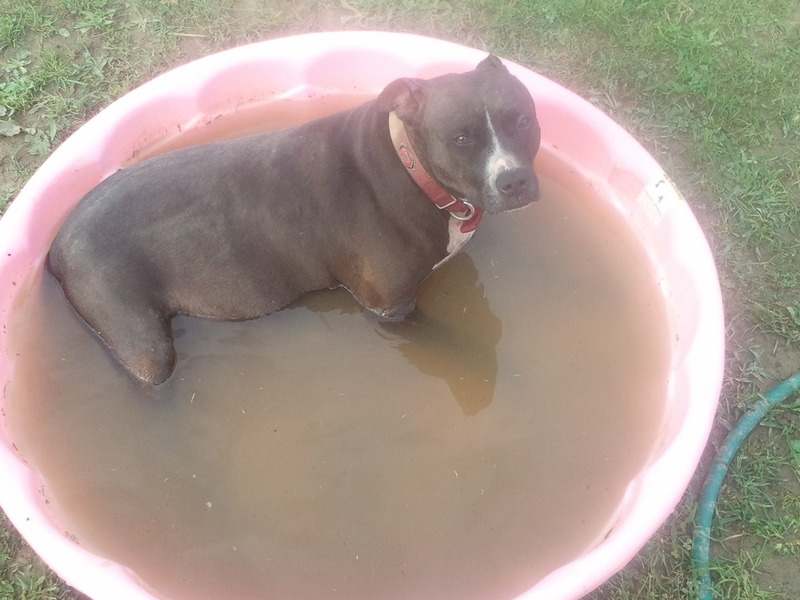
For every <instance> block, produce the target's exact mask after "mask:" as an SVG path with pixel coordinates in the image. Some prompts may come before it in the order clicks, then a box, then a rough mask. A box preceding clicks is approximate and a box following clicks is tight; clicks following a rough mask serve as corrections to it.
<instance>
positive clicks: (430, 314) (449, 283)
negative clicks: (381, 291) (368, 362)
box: [375, 254, 503, 415]
mask: <svg viewBox="0 0 800 600" xmlns="http://www.w3.org/2000/svg"><path fill="white" fill-rule="evenodd" d="M375 330H376V332H377V333H378V334H379V335H381V336H382V337H385V338H388V339H391V340H394V341H395V348H397V349H398V350H399V351H400V352H402V354H403V356H405V358H406V359H407V360H408V362H409V363H411V364H412V365H414V366H415V367H416V368H418V369H419V370H420V371H421V372H423V373H425V374H428V375H433V376H435V377H440V378H441V379H443V380H444V381H445V382H446V383H447V385H448V386H449V387H450V391H451V392H452V394H453V396H454V398H455V399H456V401H457V402H458V403H459V405H460V406H461V409H462V410H463V411H464V414H465V415H475V414H477V413H478V412H480V411H481V410H483V409H484V408H486V407H487V406H489V404H490V403H491V402H492V399H493V398H494V391H495V384H496V380H497V352H496V347H497V343H498V342H499V341H500V336H501V334H502V330H503V327H502V322H501V321H500V319H498V318H497V317H496V316H495V315H494V314H493V313H492V311H491V309H490V308H489V300H488V298H487V297H486V293H485V291H484V287H483V284H481V282H480V278H479V274H478V269H477V268H476V267H475V263H474V262H473V260H472V258H471V257H470V256H469V255H468V254H459V255H458V256H456V257H454V258H453V259H452V260H451V261H449V262H448V263H447V264H446V265H444V266H443V267H442V268H441V269H439V270H438V271H436V272H435V273H434V274H433V275H431V277H429V278H428V279H427V280H425V281H424V282H423V284H422V285H421V286H420V290H419V293H418V294H417V310H416V311H414V313H413V314H412V315H411V316H410V317H408V318H407V319H406V320H405V321H403V322H401V323H378V324H376V326H375Z"/></svg>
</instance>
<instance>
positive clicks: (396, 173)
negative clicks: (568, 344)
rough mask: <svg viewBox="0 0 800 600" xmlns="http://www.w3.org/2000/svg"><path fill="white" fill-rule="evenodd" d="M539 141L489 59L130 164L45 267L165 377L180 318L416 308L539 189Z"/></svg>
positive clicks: (527, 107)
mask: <svg viewBox="0 0 800 600" xmlns="http://www.w3.org/2000/svg"><path fill="white" fill-rule="evenodd" d="M539 141H540V129H539V123H538V121H537V118H536V110H535V106H534V102H533V99H532V98H531V95H530V93H529V92H528V90H527V88H526V87H525V86H524V85H523V84H522V83H521V82H520V81H519V80H518V79H517V78H515V77H514V76H512V75H511V74H510V73H509V71H508V70H507V68H506V67H505V66H504V65H503V63H502V62H501V61H500V60H499V59H498V58H497V57H495V56H492V55H489V56H488V57H487V58H486V59H484V60H482V61H481V62H480V63H479V64H478V65H477V67H476V68H475V69H474V70H472V71H469V72H467V73H462V74H447V75H442V76H440V77H435V78H433V79H429V80H422V79H414V78H403V79H398V80H395V81H393V82H392V83H390V84H389V85H388V86H387V87H386V88H385V89H384V90H383V91H382V92H381V93H380V94H379V95H378V97H377V98H376V99H374V100H371V101H369V102H367V103H365V104H363V105H361V106H359V107H356V108H354V109H352V110H349V111H345V112H342V113H338V114H335V115H332V116H328V117H324V118H321V119H317V120H314V121H311V122H308V123H306V124H303V125H300V126H297V127H293V128H290V129H285V130H281V131H277V132H270V133H263V134H256V135H251V136H247V137H242V138H239V139H234V140H228V141H216V142H210V143H206V144H200V145H197V146H193V147H189V148H184V149H181V150H176V151H173V152H169V153H166V154H163V155H160V156H157V157H155V158H151V159H149V160H147V161H144V162H142V163H139V164H136V165H134V166H131V167H129V168H125V169H122V170H120V171H117V172H116V173H114V174H113V175H111V176H110V177H108V178H107V179H106V180H104V181H102V182H101V183H100V184H99V185H97V186H96V187H95V188H94V189H92V190H91V191H90V192H89V193H88V194H86V195H85V196H84V197H83V198H82V199H81V201H80V202H79V203H78V205H77V206H76V208H75V209H74V210H73V211H72V212H71V213H70V215H69V216H68V217H67V220H66V221H65V222H64V224H63V225H62V227H61V229H60V230H59V232H58V234H57V235H56V237H55V239H54V241H53V244H52V246H51V248H50V251H49V253H48V259H47V265H48V268H49V270H50V272H51V273H52V274H53V275H54V276H55V278H56V279H57V280H58V282H59V283H60V284H61V287H62V288H63V290H64V293H65V295H66V297H67V299H68V301H69V302H70V303H71V304H72V306H73V307H74V308H75V310H76V311H77V312H78V314H79V315H80V316H81V317H82V318H83V320H84V321H85V322H86V323H87V324H88V325H89V327H90V328H91V329H92V330H94V331H95V332H96V333H97V335H98V336H99V337H100V338H101V339H102V340H103V342H104V343H105V344H106V345H107V346H108V348H109V349H110V350H111V352H112V353H113V354H114V355H115V356H116V358H117V359H118V360H119V362H120V363H121V364H122V365H123V366H124V367H125V368H126V369H127V370H128V371H129V372H130V373H131V374H132V375H133V376H134V377H135V378H137V379H139V380H141V381H143V382H147V383H150V384H156V385H157V384H161V383H163V382H164V381H166V380H167V379H168V378H169V377H170V375H171V374H172V372H173V370H174V368H175V363H176V352H175V346H174V341H173V335H172V327H171V319H172V317H174V316H175V315H176V314H187V315H194V316H200V317H210V318H216V319H225V320H243V319H252V318H257V317H261V316H264V315H267V314H270V313H272V312H275V311H278V310H280V309H282V308H284V307H286V306H287V305H289V304H290V303H291V302H292V301H294V300H295V299H297V298H298V297H300V296H301V295H303V294H305V293H307V292H310V291H314V290H320V289H326V288H335V287H343V288H345V289H347V290H348V291H349V292H350V293H351V294H352V295H353V297H354V298H355V299H356V301H357V302H358V303H359V304H360V305H361V306H362V307H364V308H365V309H367V310H369V311H371V312H372V313H375V314H376V315H377V316H378V318H380V319H383V320H387V321H396V320H402V319H404V318H405V317H406V316H407V315H408V314H409V313H411V312H412V310H413V309H414V307H415V292H416V288H417V285H418V284H419V283H420V282H421V281H422V280H423V279H424V278H425V277H426V276H427V275H428V274H430V273H431V272H432V271H433V270H434V269H435V268H437V267H438V266H439V265H441V264H442V263H444V262H445V261H446V260H447V259H448V258H449V257H451V256H453V255H454V254H455V253H456V252H458V251H459V250H460V249H461V247H462V246H463V245H464V244H465V243H466V242H467V240H469V238H470V237H471V236H472V235H473V233H474V231H475V228H476V227H477V225H478V223H479V222H480V219H481V218H482V216H483V215H484V213H489V214H494V213H499V212H501V211H507V210H512V209H518V208H521V207H523V206H526V205H528V204H529V203H531V202H532V201H533V200H535V199H537V198H538V196H539V184H538V179H537V177H536V174H535V173H534V171H533V160H534V157H535V155H536V152H537V150H538V148H539Z"/></svg>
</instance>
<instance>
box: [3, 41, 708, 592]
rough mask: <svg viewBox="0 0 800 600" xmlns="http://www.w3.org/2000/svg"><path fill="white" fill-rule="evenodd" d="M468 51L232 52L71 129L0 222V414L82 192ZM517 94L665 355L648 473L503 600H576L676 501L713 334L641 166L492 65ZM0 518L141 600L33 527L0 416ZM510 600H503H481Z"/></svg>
mask: <svg viewBox="0 0 800 600" xmlns="http://www.w3.org/2000/svg"><path fill="white" fill-rule="evenodd" d="M485 55H486V53H485V52H483V51H479V50H475V49H470V48H465V47H462V46H458V45H455V44H452V43H448V42H443V41H439V40H433V39H429V38H422V37H418V36H411V35H406V34H393V33H380V32H357V33H356V32H343V33H321V34H311V35H306V36H297V37H291V38H283V39H277V40H272V41H268V42H262V43H259V44H253V45H250V46H244V47H241V48H237V49H234V50H230V51H227V52H223V53H220V54H216V55H213V56H210V57H207V58H204V59H201V60H199V61H195V62H193V63H190V64H187V65H185V66H183V67H180V68H178V69H175V70H174V71H171V72H169V73H167V74H165V75H162V76H161V77H158V78H156V79H154V80H153V81H151V82H149V83H147V84H145V85H143V86H142V87H140V88H138V89H136V90H134V91H132V92H130V93H129V94H127V95H126V96H124V97H123V98H121V99H120V100H118V101H117V102H115V103H113V104H112V105H111V106H109V107H108V108H106V109H105V110H103V111H102V112H101V113H100V114H98V115H97V116H96V117H95V118H93V119H92V120H91V121H89V122H88V123H86V124H85V125H84V126H83V127H81V128H80V130H78V131H77V132H76V133H75V134H74V135H72V136H71V137H70V138H69V139H68V140H67V141H66V142H64V144H62V145H61V146H60V147H59V148H58V149H57V150H56V151H55V152H54V153H53V154H52V156H51V157H50V158H49V159H48V160H47V162H46V163H45V164H44V165H43V166H42V167H41V168H40V169H39V170H38V171H37V172H36V173H35V175H34V176H33V177H32V178H31V180H30V182H29V183H28V184H27V185H26V186H25V188H24V189H23V190H22V192H21V193H20V194H19V196H18V197H17V198H16V199H15V201H14V202H13V203H12V205H11V207H10V208H9V210H8V211H7V213H6V214H5V215H4V217H3V218H2V220H0V388H1V389H3V390H4V391H3V395H2V397H0V409H2V407H3V406H4V404H5V402H6V397H5V389H6V387H7V382H8V381H9V379H10V378H11V377H12V376H13V352H12V351H11V349H10V348H9V340H8V329H9V327H8V324H9V321H10V320H11V319H12V315H13V312H14V307H15V305H16V304H17V303H18V302H19V301H20V296H21V294H22V293H24V290H25V288H26V282H27V281H28V280H29V278H30V277H31V276H32V274H33V273H35V272H36V271H37V269H40V268H42V264H43V261H44V256H45V254H46V252H47V249H48V248H49V246H50V242H51V240H52V238H53V236H54V235H55V233H56V231H57V229H58V227H59V225H60V223H61V222H62V221H63V219H64V218H65V217H66V215H67V214H68V212H69V211H70V209H71V208H72V207H73V206H74V205H75V203H76V202H77V201H78V200H79V199H80V198H81V196H82V195H83V194H84V193H86V192H87V191H88V190H89V189H90V188H92V187H93V186H94V185H96V184H97V183H99V182H100V181H101V180H102V179H104V178H105V177H107V176H108V175H110V174H111V173H113V172H114V171H116V170H117V169H119V168H120V167H122V166H125V165H127V164H129V163H130V162H132V161H135V159H136V157H137V156H138V155H140V154H141V153H146V152H147V149H148V148H149V147H152V146H153V145H154V144H156V143H158V142H164V141H165V140H168V139H169V138H171V137H174V136H176V135H178V134H179V133H180V132H186V131H190V130H195V129H200V128H203V127H205V126H206V125H208V124H209V123H212V122H213V121H214V120H215V118H216V117H218V116H219V115H223V114H231V113H234V112H236V111H239V110H242V109H245V108H246V107H248V106H251V107H252V106H257V105H261V104H263V103H270V102H279V101H282V100H285V99H298V100H304V99H305V100H308V99H319V98H324V97H327V96H331V95H340V94H347V95H354V94H355V95H359V94H363V95H370V96H374V95H376V94H377V93H378V92H379V91H380V90H381V89H382V88H383V87H384V86H385V85H386V84H387V83H388V82H390V81H392V80H393V79H396V78H398V77H408V76H411V77H421V78H428V77H432V76H435V75H440V74H443V73H448V72H459V71H466V70H470V69H472V68H474V66H475V65H476V64H477V63H478V62H479V61H480V60H481V59H483V58H484V57H485ZM506 64H507V65H508V67H509V69H510V70H511V71H512V73H513V74H514V75H516V76H517V77H518V78H519V79H520V80H522V82H523V83H524V84H525V85H526V86H527V87H528V88H529V89H530V91H531V93H532V95H533V97H534V99H535V101H536V105H537V110H538V115H539V120H540V122H541V126H542V149H541V152H540V157H539V158H538V159H537V160H539V161H550V163H551V164H559V165H562V166H563V167H565V168H566V170H568V171H570V172H571V176H572V177H576V178H578V179H580V180H581V181H582V183H584V184H586V185H588V186H590V187H591V189H592V190H594V191H595V192H596V194H597V195H598V197H599V198H602V199H603V200H604V201H607V202H610V203H611V204H612V205H613V206H614V207H615V209H616V210H617V211H618V212H619V214H620V215H621V216H622V217H623V218H624V219H625V221H626V222H627V223H628V224H629V226H630V228H631V229H632V231H633V232H634V233H635V234H636V235H637V237H638V238H639V239H640V240H641V243H642V245H643V247H644V248H645V249H646V251H647V253H648V256H649V257H650V261H651V264H652V269H653V274H654V277H655V278H656V280H657V281H658V283H659V286H660V289H661V291H662V293H663V295H664V298H665V301H666V303H667V306H668V313H669V320H670V327H671V333H672V340H673V347H672V355H671V372H670V380H669V389H668V398H667V400H666V404H667V409H666V418H665V420H664V423H663V427H662V430H661V433H660V436H659V438H658V439H657V440H655V448H656V449H655V450H654V452H653V455H652V457H651V460H650V462H649V464H648V466H647V467H646V468H645V469H644V470H643V471H642V472H641V473H640V475H639V476H638V477H637V478H636V479H635V480H634V481H633V482H632V483H631V484H630V486H629V488H628V490H627V493H626V495H625V498H624V500H623V502H622V503H621V505H620V507H619V509H618V511H617V514H616V515H615V518H614V520H613V522H612V523H609V527H610V530H611V532H610V533H609V534H608V535H607V536H606V537H605V538H604V539H602V540H597V544H596V545H595V546H594V547H593V548H590V549H588V550H587V552H586V553H585V554H584V555H582V556H580V557H576V559H575V560H573V561H572V562H570V563H568V564H566V565H564V566H563V567H561V568H559V569H557V570H556V571H554V572H552V573H550V574H549V575H548V576H547V577H546V578H545V579H543V580H542V581H540V582H539V583H538V584H536V585H535V586H534V587H533V588H532V589H530V590H529V591H528V592H526V593H525V594H523V595H521V596H520V597H519V599H520V600H521V599H525V600H577V599H578V598H581V597H582V596H583V595H585V594H586V593H588V592H589V591H591V590H592V589H594V588H595V587H596V586H598V585H599V584H601V583H602V582H603V581H605V580H606V579H608V578H609V577H610V576H612V575H613V574H614V573H616V572H617V571H618V570H620V569H621V568H622V567H624V566H625V564H627V562H628V561H629V560H630V559H631V558H632V557H633V556H634V555H635V554H636V552H638V550H639V549H640V548H641V547H642V546H643V545H644V544H645V543H646V542H647V540H648V539H649V538H650V536H651V535H652V534H653V533H654V532H655V531H656V529H658V527H659V526H660V525H661V524H662V523H663V522H664V521H665V519H666V518H667V517H668V516H669V514H670V513H671V512H672V511H673V509H674V508H675V506H676V504H677V503H678V501H679V500H680V498H681V496H682V495H683V492H684V490H685V488H686V486H687V485H688V482H689V480H690V478H691V476H692V474H693V473H694V471H695V468H696V466H697V463H698V461H699V458H700V455H701V453H702V451H703V448H704V447H705V444H706V441H707V438H708V434H709V432H710V429H711V425H712V422H713V418H714V414H715V411H716V407H717V401H718V397H719V391H720V384H721V379H722V368H723V354H724V347H723V343H724V342H723V340H724V325H723V312H722V303H721V298H720V290H719V284H718V280H717V274H716V270H715V267H714V262H713V259H712V256H711V252H710V250H709V247H708V245H707V243H706V240H705V238H704V236H703V233H702V231H701V229H700V227H699V225H698V224H697V221H696V220H695V218H694V216H693V215H692V212H691V210H690V209H689V207H688V205H687V204H686V202H685V201H684V199H683V197H682V196H681V194H680V193H679V192H678V191H677V190H676V189H675V187H674V185H673V184H672V182H671V180H670V179H669V177H668V176H667V175H666V174H665V173H664V172H663V170H662V169H661V167H660V166H659V165H658V164H657V163H656V161H655V160H654V159H653V158H652V157H651V156H650V155H649V154H648V153H647V152H646V151H645V150H644V149H643V148H642V147H641V146H640V145H639V144H638V143H637V142H636V141H635V140H634V139H633V138H632V137H631V136H630V135H629V134H628V133H627V132H625V131H624V130H623V129H622V128H620V127H619V126H618V125H617V124H616V123H614V122H613V121H612V120H611V119H609V118H608V117H607V116H606V115H604V114H603V113H602V112H601V111H599V110H598V109H596V108H594V107H593V106H592V105H590V104H589V103H588V102H586V101H585V100H583V99H581V98H580V97H578V96H576V95H575V94H573V93H572V92H570V91H568V90H566V89H564V88H563V87H561V86H559V85H557V84H556V83H554V82H552V81H550V80H548V79H546V78H544V77H542V76H540V75H538V74H536V73H533V72H532V71H530V70H528V69H525V68H523V67H521V66H519V65H516V64H513V63H510V62H507V63H506ZM0 481H2V482H3V483H2V486H0V503H1V504H2V507H3V510H4V511H5V512H6V514H7V515H8V517H9V518H10V519H11V521H12V522H13V523H14V525H15V526H16V527H17V528H18V529H19V531H20V532H21V534H22V535H23V536H24V537H25V539H26V540H27V541H28V542H29V543H30V544H31V546H32V547H33V548H34V550H35V551H36V552H37V553H38V554H39V555H40V556H41V557H42V558H43V559H44V560H45V562H47V563H48V565H50V566H51V567H52V568H53V569H54V570H55V571H56V573H58V574H59V575H60V576H61V577H62V578H63V579H64V580H66V582H67V583H68V584H70V585H72V586H74V587H75V588H77V589H79V590H80V591H82V592H83V593H85V594H87V595H88V596H90V597H91V598H93V599H94V600H155V596H153V595H151V594H150V593H149V592H148V591H147V590H145V589H143V588H141V587H140V586H139V584H138V582H137V580H136V577H135V575H134V574H132V573H131V572H129V571H128V569H126V568H125V567H123V566H121V565H118V564H115V563H113V562H111V561H108V560H105V559H103V558H102V557H98V556H96V555H94V554H91V553H89V552H87V551H86V550H84V549H83V548H81V547H80V546H78V545H77V544H75V543H74V542H73V541H71V540H70V539H69V537H68V536H66V535H65V534H64V532H63V530H62V529H61V528H60V527H59V525H58V523H56V522H55V521H54V520H53V518H52V516H51V515H50V514H49V513H48V510H47V506H46V504H45V502H44V494H43V487H42V485H43V484H42V481H41V479H40V477H39V475H38V474H37V473H36V472H35V471H34V470H33V469H32V468H31V467H30V466H29V465H28V464H26V462H25V461H24V459H23V458H22V457H20V456H19V454H18V453H17V451H16V449H15V446H14V439H13V435H12V434H11V432H10V431H9V429H8V424H7V422H6V417H5V412H4V411H2V410H0ZM487 600H511V599H487Z"/></svg>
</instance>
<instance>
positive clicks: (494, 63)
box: [477, 54, 508, 71]
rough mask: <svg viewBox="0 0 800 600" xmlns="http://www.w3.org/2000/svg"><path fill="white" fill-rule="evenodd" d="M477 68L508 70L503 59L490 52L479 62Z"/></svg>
mask: <svg viewBox="0 0 800 600" xmlns="http://www.w3.org/2000/svg"><path fill="white" fill-rule="evenodd" d="M477 69H501V70H502V71H508V69H506V66H505V65H504V64H503V61H501V60H500V59H499V58H497V57H496V56H495V55H494V54H490V55H489V56H487V57H486V58H484V59H483V60H482V61H481V62H479V63H478V67H477Z"/></svg>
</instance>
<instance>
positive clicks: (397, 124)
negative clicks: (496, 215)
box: [389, 112, 483, 233]
mask: <svg viewBox="0 0 800 600" xmlns="http://www.w3.org/2000/svg"><path fill="white" fill-rule="evenodd" d="M389 133H390V135H391V137H392V144H394V149H395V151H396V152H397V156H399V157H400V162H402V163H403V166H404V167H405V168H406V169H407V170H408V173H409V175H411V177H412V178H413V179H414V181H415V182H416V184H417V185H418V186H419V187H420V188H421V189H422V191H423V192H425V194H426V195H427V196H428V198H430V199H431V201H432V202H433V203H434V204H435V205H436V206H437V207H438V208H440V209H442V210H446V211H447V212H449V213H450V215H451V216H452V217H453V218H454V219H457V220H459V221H462V223H461V233H469V232H470V231H474V230H475V228H476V227H478V224H479V223H480V222H481V219H482V218H483V209H482V208H480V207H475V206H473V205H472V204H470V203H469V202H467V201H466V200H459V199H458V198H454V197H453V196H451V195H450V193H449V192H448V191H447V190H445V189H444V188H443V187H442V186H441V185H439V184H438V183H437V182H436V180H435V179H434V178H433V177H432V176H431V174H430V173H428V171H426V170H425V167H424V166H422V161H420V159H419V155H418V154H417V152H416V151H415V150H414V146H413V144H412V143H411V139H410V138H409V137H408V132H407V131H406V126H405V124H404V123H403V122H402V121H401V120H400V118H399V117H398V116H397V115H396V114H395V113H394V112H390V113H389Z"/></svg>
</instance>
